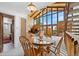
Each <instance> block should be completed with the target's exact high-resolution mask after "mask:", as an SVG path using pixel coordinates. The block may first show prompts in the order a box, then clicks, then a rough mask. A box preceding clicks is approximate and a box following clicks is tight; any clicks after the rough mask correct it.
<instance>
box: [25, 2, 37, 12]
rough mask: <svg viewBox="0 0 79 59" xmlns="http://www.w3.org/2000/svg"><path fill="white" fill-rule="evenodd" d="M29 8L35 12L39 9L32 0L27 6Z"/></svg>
mask: <svg viewBox="0 0 79 59" xmlns="http://www.w3.org/2000/svg"><path fill="white" fill-rule="evenodd" d="M27 9H28V10H29V11H30V12H34V11H36V10H37V8H36V6H35V5H34V4H33V3H32V2H31V3H30V4H29V5H28V6H27Z"/></svg>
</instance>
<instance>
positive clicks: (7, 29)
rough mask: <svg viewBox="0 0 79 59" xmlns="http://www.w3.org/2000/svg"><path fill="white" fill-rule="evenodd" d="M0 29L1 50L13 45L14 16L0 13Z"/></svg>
mask: <svg viewBox="0 0 79 59" xmlns="http://www.w3.org/2000/svg"><path fill="white" fill-rule="evenodd" d="M0 29H2V30H0V33H1V34H0V35H1V36H0V46H1V48H0V51H1V52H2V51H4V50H9V48H10V46H11V47H12V46H13V45H14V16H12V15H8V14H4V13H0ZM8 47H9V48H8ZM6 48H7V49H6Z"/></svg>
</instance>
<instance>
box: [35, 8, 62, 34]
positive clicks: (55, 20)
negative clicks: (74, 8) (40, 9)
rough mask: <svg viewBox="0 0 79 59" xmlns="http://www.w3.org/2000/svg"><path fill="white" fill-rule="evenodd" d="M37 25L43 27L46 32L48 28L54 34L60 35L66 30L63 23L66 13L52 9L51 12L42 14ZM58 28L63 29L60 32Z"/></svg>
mask: <svg viewBox="0 0 79 59" xmlns="http://www.w3.org/2000/svg"><path fill="white" fill-rule="evenodd" d="M35 20H37V22H36V23H37V24H40V25H41V28H42V29H43V30H44V29H45V28H46V27H48V28H51V29H52V34H53V35H57V34H58V33H60V32H62V31H61V30H64V29H63V27H64V26H62V27H61V23H63V22H64V11H57V10H56V11H53V10H52V8H51V10H50V11H48V12H46V13H44V14H43V13H42V15H41V16H40V17H38V18H37V19H35ZM58 28H61V29H60V30H59V29H58Z"/></svg>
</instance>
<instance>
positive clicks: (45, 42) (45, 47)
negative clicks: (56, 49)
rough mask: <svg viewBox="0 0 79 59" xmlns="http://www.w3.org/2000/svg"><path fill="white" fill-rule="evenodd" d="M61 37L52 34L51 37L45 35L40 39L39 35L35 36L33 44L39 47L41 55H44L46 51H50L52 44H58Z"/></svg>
mask: <svg viewBox="0 0 79 59" xmlns="http://www.w3.org/2000/svg"><path fill="white" fill-rule="evenodd" d="M60 38H61V37H59V36H52V37H51V38H50V39H49V38H47V37H45V36H44V37H43V38H42V40H39V37H38V36H35V37H33V39H34V40H33V45H34V46H36V47H38V51H39V54H40V55H41V56H43V55H44V52H48V53H49V47H50V46H51V45H57V43H58V42H59V40H60ZM48 53H47V54H48Z"/></svg>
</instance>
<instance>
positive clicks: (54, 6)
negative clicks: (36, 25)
mask: <svg viewBox="0 0 79 59" xmlns="http://www.w3.org/2000/svg"><path fill="white" fill-rule="evenodd" d="M65 6H66V2H56V3H49V4H48V5H47V6H46V7H45V8H42V9H40V10H37V11H35V12H33V13H31V14H30V15H29V16H30V17H32V18H38V17H39V16H38V15H39V14H40V16H41V15H42V12H43V13H46V11H47V12H48V11H51V10H52V11H57V10H58V11H63V10H64V7H65Z"/></svg>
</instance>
